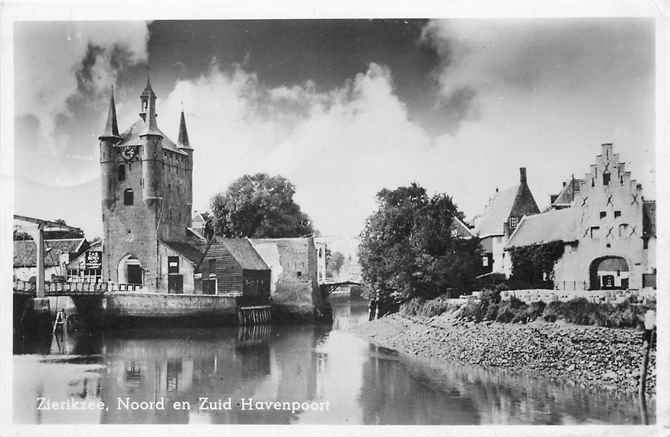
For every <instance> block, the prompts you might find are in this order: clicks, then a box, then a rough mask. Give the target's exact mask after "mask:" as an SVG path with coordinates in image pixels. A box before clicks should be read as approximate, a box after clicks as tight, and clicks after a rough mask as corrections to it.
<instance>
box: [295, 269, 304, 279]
mask: <svg viewBox="0 0 670 437" xmlns="http://www.w3.org/2000/svg"><path fill="white" fill-rule="evenodd" d="M295 275H296V276H297V277H298V279H300V278H302V272H300V271H299V272H297V273H296V274H295Z"/></svg>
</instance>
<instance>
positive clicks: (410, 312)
mask: <svg viewBox="0 0 670 437" xmlns="http://www.w3.org/2000/svg"><path fill="white" fill-rule="evenodd" d="M447 299H449V296H448V295H446V294H445V295H442V296H438V297H436V298H435V299H429V300H425V299H424V298H422V297H415V298H412V299H410V300H408V301H407V302H405V303H404V304H402V305H400V314H401V315H403V316H423V317H433V316H439V315H440V314H442V313H444V312H445V311H448V310H450V309H454V308H452V307H451V306H450V305H449V303H448V301H447Z"/></svg>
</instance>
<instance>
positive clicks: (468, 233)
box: [451, 216, 475, 238]
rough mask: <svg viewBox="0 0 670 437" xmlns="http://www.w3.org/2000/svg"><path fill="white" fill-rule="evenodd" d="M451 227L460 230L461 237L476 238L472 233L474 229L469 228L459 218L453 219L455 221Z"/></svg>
mask: <svg viewBox="0 0 670 437" xmlns="http://www.w3.org/2000/svg"><path fill="white" fill-rule="evenodd" d="M451 226H452V227H456V229H458V232H459V234H461V236H466V237H467V238H470V237H474V236H475V234H474V233H473V232H472V229H470V228H469V227H468V225H466V224H465V223H463V221H462V220H461V219H459V218H458V217H455V216H454V217H453V221H452V224H451Z"/></svg>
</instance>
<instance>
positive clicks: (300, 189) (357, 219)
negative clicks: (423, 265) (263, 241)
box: [161, 63, 431, 235]
mask: <svg viewBox="0 0 670 437" xmlns="http://www.w3.org/2000/svg"><path fill="white" fill-rule="evenodd" d="M182 101H183V102H184V107H185V110H186V116H187V123H188V125H189V135H190V136H191V142H192V144H193V147H194V148H195V171H194V174H195V182H194V190H195V197H196V198H195V199H194V200H195V204H196V206H198V207H199V208H203V207H206V206H207V205H208V202H209V199H210V198H211V196H212V195H214V194H215V193H216V192H218V191H222V190H224V189H225V188H226V187H227V185H228V184H229V183H230V182H232V180H234V179H235V178H237V177H239V176H240V175H242V174H244V173H249V172H256V171H265V172H269V173H271V174H282V175H284V176H286V177H288V178H289V179H291V180H292V181H293V182H294V183H295V184H296V186H297V194H296V197H297V200H298V201H299V202H300V204H301V205H302V207H303V209H304V210H305V211H306V212H307V213H308V214H310V215H311V216H312V218H313V219H314V220H315V222H316V225H317V227H319V229H320V230H322V231H323V232H325V233H338V234H344V235H354V234H357V233H358V232H359V231H360V229H361V226H362V224H363V221H364V219H365V216H366V215H367V214H369V212H370V211H371V210H372V208H373V207H374V195H375V193H376V192H377V191H378V190H379V189H380V188H381V187H383V186H386V185H389V184H390V185H394V184H395V185H399V184H406V183H408V182H409V181H410V180H412V179H413V178H414V177H415V176H416V175H417V173H418V169H417V168H416V166H415V165H414V164H416V162H414V159H413V158H412V156H421V155H422V154H424V153H426V151H427V150H429V149H430V142H431V140H430V138H429V137H428V136H427V134H426V133H425V132H424V131H423V129H422V128H421V127H420V126H419V125H417V124H415V123H413V122H410V121H409V120H408V114H407V108H406V106H405V104H404V103H403V102H402V101H401V100H400V99H399V98H398V96H397V95H396V94H395V93H394V90H393V81H392V77H391V72H390V71H389V69H388V68H386V67H384V66H381V65H378V64H375V63H371V64H370V65H369V66H368V68H367V70H366V71H365V72H361V73H359V74H357V75H356V76H355V77H353V78H351V79H349V80H347V81H346V82H345V83H343V84H342V86H340V87H336V88H334V89H331V90H327V91H324V92H317V91H316V90H315V86H314V83H313V82H311V81H307V82H305V83H304V84H301V85H294V86H291V87H286V86H279V87H273V88H267V87H264V86H263V85H262V84H261V83H260V82H259V79H258V77H257V76H256V75H255V74H253V73H250V72H247V71H245V70H244V69H243V68H242V67H241V66H239V65H238V66H236V67H234V68H233V69H232V70H229V71H225V70H222V69H221V68H220V67H219V66H216V65H215V66H214V67H212V68H211V69H210V71H208V72H207V73H206V74H204V75H202V76H201V77H200V78H198V79H196V80H193V81H180V82H178V83H177V84H176V86H175V89H174V90H173V91H172V92H171V93H170V95H169V96H168V97H167V98H166V99H165V101H164V102H163V103H161V108H162V109H161V111H162V112H163V114H170V115H168V116H167V117H168V118H167V119H168V120H170V121H169V122H168V124H167V125H166V124H165V123H166V122H165V121H164V120H165V119H166V117H162V120H163V121H162V122H161V123H162V124H161V128H162V129H164V130H165V131H166V133H168V135H170V136H174V135H176V130H177V114H178V111H179V108H180V105H181V102H182ZM172 120H173V122H172Z"/></svg>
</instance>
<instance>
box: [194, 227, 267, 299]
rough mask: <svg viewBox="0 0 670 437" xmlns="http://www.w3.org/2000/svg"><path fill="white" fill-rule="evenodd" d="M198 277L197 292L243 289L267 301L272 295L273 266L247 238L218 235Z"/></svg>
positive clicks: (246, 293)
mask: <svg viewBox="0 0 670 437" xmlns="http://www.w3.org/2000/svg"><path fill="white" fill-rule="evenodd" d="M198 276H199V277H196V278H197V279H196V285H195V287H196V293H202V294H227V293H241V294H242V295H243V296H244V297H245V298H249V299H250V300H251V301H254V302H257V303H264V302H267V300H268V299H269V297H270V279H271V271H270V267H268V265H267V264H266V263H265V261H263V258H261V256H260V255H259V254H258V252H256V249H255V248H254V247H253V246H252V245H251V243H250V242H249V240H247V239H245V238H218V237H217V238H216V239H215V240H214V241H213V242H212V243H211V245H209V247H208V248H207V250H206V253H205V255H204V257H203V259H202V262H201V263H200V266H199V269H198Z"/></svg>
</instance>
